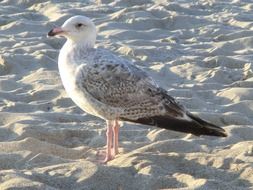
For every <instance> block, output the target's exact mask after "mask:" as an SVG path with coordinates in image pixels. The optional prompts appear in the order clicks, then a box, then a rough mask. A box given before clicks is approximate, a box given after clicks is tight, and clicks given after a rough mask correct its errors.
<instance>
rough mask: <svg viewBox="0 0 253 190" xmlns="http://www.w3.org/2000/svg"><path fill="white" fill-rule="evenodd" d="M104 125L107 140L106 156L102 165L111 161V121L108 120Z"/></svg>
mask: <svg viewBox="0 0 253 190" xmlns="http://www.w3.org/2000/svg"><path fill="white" fill-rule="evenodd" d="M106 124H107V131H106V136H107V140H106V155H105V159H104V161H103V162H104V163H106V162H108V161H110V160H112V159H113V157H112V153H111V147H112V128H113V121H110V120H108V121H106Z"/></svg>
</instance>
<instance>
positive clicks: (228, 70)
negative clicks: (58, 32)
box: [0, 0, 253, 190]
mask: <svg viewBox="0 0 253 190" xmlns="http://www.w3.org/2000/svg"><path fill="white" fill-rule="evenodd" d="M76 14H81V15H86V16H88V17H90V18H92V19H93V20H94V22H95V23H96V26H97V29H98V31H99V36H98V40H97V46H99V47H104V48H108V49H110V50H111V51H113V52H115V53H116V54H118V55H120V56H123V57H126V58H127V59H130V60H133V61H135V64H136V65H138V66H139V67H141V68H143V69H144V70H145V71H147V72H148V73H149V74H150V75H151V76H152V77H153V78H154V79H155V80H156V81H157V82H158V84H159V85H160V86H162V87H163V88H165V89H166V90H168V92H169V94H171V95H172V96H174V97H175V98H176V99H177V100H178V101H180V102H181V103H182V104H184V105H185V106H186V107H187V108H188V110H190V111H191V112H193V113H196V114H197V115H199V116H200V117H202V118H204V119H207V120H209V121H211V122H213V123H215V124H217V125H220V126H222V127H224V129H225V130H226V131H227V132H228V137H227V138H217V137H195V136H193V135H190V134H183V133H177V132H173V131H166V130H162V129H158V128H155V127H147V126H142V125H133V124H129V123H128V124H125V125H124V126H123V127H122V128H121V129H120V147H121V148H120V152H121V153H120V155H118V156H117V157H116V159H115V160H113V161H111V162H109V163H108V164H107V165H101V164H97V163H95V162H93V160H94V158H95V157H96V152H97V150H100V149H102V148H103V146H104V145H105V122H104V121H103V120H101V119H98V118H96V117H94V116H91V115H88V114H86V113H84V112H83V111H82V110H80V109H79V108H78V107H77V106H75V105H74V103H73V102H72V101H71V100H70V99H69V98H68V97H67V95H66V93H65V91H64V89H63V86H62V84H61V81H60V78H59V73H58V68H57V57H58V53H59V49H60V48H61V46H62V45H63V43H64V41H65V40H64V39H59V38H58V39H57V38H47V32H48V31H49V30H50V29H52V28H53V27H54V26H59V25H61V24H62V23H63V22H64V21H65V20H66V19H67V18H69V17H71V16H73V15H76ZM0 110H1V112H0V124H1V125H0V189H1V190H7V189H8V190H13V189H15V190H16V189H18V190H33V189H42V190H44V189H45V190H56V189H61V190H81V189H83V190H86V189H87V190H88V189H93V190H100V189H101V190H102V189H103V190H155V189H181V190H183V189H185V190H188V189H203V190H204V189H205V190H206V189H207V190H214V189H215V190H216V189H224V190H228V189H232V190H234V189H238V190H248V189H253V2H252V0H233V1H232V0H231V1H229V0H227V1H225V0H224V1H221V0H192V1H191V0H157V1H151V0H117V1H111V0H97V1H82V0H73V1H67V0H51V1H39V0H1V1H0Z"/></svg>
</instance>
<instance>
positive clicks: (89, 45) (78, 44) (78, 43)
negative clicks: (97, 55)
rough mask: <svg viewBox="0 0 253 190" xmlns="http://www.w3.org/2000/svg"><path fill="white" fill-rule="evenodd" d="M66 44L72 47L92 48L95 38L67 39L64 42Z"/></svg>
mask: <svg viewBox="0 0 253 190" xmlns="http://www.w3.org/2000/svg"><path fill="white" fill-rule="evenodd" d="M66 45H67V46H69V47H72V48H77V49H83V50H85V49H91V48H94V46H95V40H94V39H90V40H89V39H85V40H81V41H76V40H75V41H74V40H72V39H68V40H67V42H66Z"/></svg>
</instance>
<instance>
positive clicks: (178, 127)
mask: <svg viewBox="0 0 253 190" xmlns="http://www.w3.org/2000/svg"><path fill="white" fill-rule="evenodd" d="M187 116H188V117H189V119H187V120H185V119H178V118H173V117H171V116H164V115H163V116H153V117H147V118H139V119H137V120H131V119H126V118H120V119H121V120H124V121H130V122H134V123H140V124H144V125H153V126H156V127H159V128H164V129H168V130H174V131H179V132H184V133H192V134H194V135H196V136H200V135H208V136H218V137H226V136H227V134H226V131H225V130H224V129H222V128H221V127H218V126H216V125H214V124H211V123H209V122H207V121H204V120H202V119H200V118H199V117H197V116H195V115H193V114H191V113H187Z"/></svg>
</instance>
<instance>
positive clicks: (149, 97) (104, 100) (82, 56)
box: [67, 48, 184, 120]
mask: <svg viewBox="0 0 253 190" xmlns="http://www.w3.org/2000/svg"><path fill="white" fill-rule="evenodd" d="M81 51H83V49H82V50H77V49H75V50H74V51H73V56H68V58H67V59H68V62H75V63H73V64H74V65H79V66H78V67H77V70H76V78H75V79H76V80H75V85H76V88H77V89H78V90H80V91H85V92H87V93H88V94H89V95H90V96H91V97H92V98H93V100H92V99H90V100H91V101H93V106H94V107H93V108H94V109H95V110H98V111H97V112H98V114H97V115H98V116H99V117H101V118H103V119H107V120H110V119H116V118H122V119H123V118H124V119H128V120H135V119H138V118H142V117H150V116H155V115H164V114H169V115H171V116H174V117H182V116H183V113H182V112H183V110H184V109H183V108H182V107H181V106H179V105H177V104H176V102H175V100H174V99H173V98H172V97H169V96H168V95H167V94H166V91H165V90H163V89H161V88H159V87H158V86H157V85H156V84H155V82H154V81H153V80H152V79H151V78H150V77H149V76H148V75H147V74H146V73H145V72H144V71H142V70H141V69H139V68H138V67H136V66H134V65H133V64H132V63H131V62H129V61H128V60H125V59H123V58H120V57H118V56H116V55H114V54H112V53H111V52H109V51H107V50H104V49H93V48H91V49H85V53H81ZM164 94H166V98H165V97H164ZM87 111H88V112H89V110H87Z"/></svg>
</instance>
